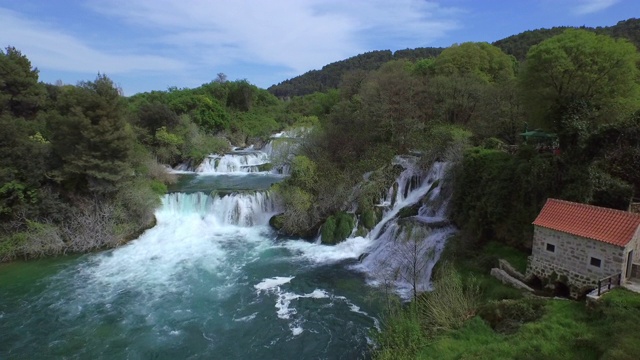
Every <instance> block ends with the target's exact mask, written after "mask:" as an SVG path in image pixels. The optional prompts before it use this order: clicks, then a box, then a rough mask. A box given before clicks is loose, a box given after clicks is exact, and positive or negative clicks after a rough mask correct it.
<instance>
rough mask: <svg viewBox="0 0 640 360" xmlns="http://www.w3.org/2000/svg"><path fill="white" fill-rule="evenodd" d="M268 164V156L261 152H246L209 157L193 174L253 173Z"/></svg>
mask: <svg viewBox="0 0 640 360" xmlns="http://www.w3.org/2000/svg"><path fill="white" fill-rule="evenodd" d="M268 163H269V155H268V154H266V153H264V152H262V151H246V152H236V153H230V154H225V155H223V156H219V155H211V156H209V157H207V158H206V159H204V161H203V162H202V163H201V164H200V165H198V167H197V168H196V169H195V172H197V173H201V174H221V173H227V174H228V173H254V172H259V171H260V166H261V165H265V164H268Z"/></svg>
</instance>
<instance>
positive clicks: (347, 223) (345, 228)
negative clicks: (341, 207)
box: [335, 212, 355, 242]
mask: <svg viewBox="0 0 640 360" xmlns="http://www.w3.org/2000/svg"><path fill="white" fill-rule="evenodd" d="M336 219H337V220H336V231H335V241H336V242H341V241H343V240H344V239H346V238H347V237H348V236H349V235H350V234H351V231H352V230H353V227H354V226H355V220H354V219H353V215H351V214H348V213H345V212H339V213H338V214H336Z"/></svg>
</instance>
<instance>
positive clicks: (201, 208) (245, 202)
mask: <svg viewBox="0 0 640 360" xmlns="http://www.w3.org/2000/svg"><path fill="white" fill-rule="evenodd" d="M279 212H281V209H279V206H278V202H277V200H275V199H274V196H273V195H271V194H270V193H269V192H268V191H256V192H254V193H245V194H243V193H239V194H232V195H223V196H218V195H207V194H205V193H202V192H197V193H190V194H185V193H172V194H168V195H165V196H164V198H163V199H162V208H161V209H160V210H159V211H158V213H157V216H158V217H162V218H164V217H165V216H166V217H172V216H180V215H182V214H197V215H199V216H200V217H202V218H205V217H206V218H208V219H210V220H211V221H215V223H216V224H219V225H238V226H255V225H266V224H267V223H268V222H269V219H270V218H271V216H273V215H275V214H277V213H279Z"/></svg>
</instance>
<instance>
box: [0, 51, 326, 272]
mask: <svg viewBox="0 0 640 360" xmlns="http://www.w3.org/2000/svg"><path fill="white" fill-rule="evenodd" d="M316 121H317V120H315V119H314V118H312V117H303V116H299V115H298V114H296V113H292V112H291V111H290V109H289V107H288V106H287V105H286V104H284V103H282V102H281V101H279V100H278V99H277V98H275V97H274V96H273V95H271V94H270V93H269V92H267V91H266V90H262V89H258V88H257V87H256V86H254V85H252V84H250V83H248V82H247V81H244V80H239V81H226V79H225V77H224V75H223V74H220V75H219V77H218V79H216V80H215V81H212V82H211V83H208V84H204V85H202V86H201V87H199V88H196V89H176V88H172V89H169V90H168V91H153V92H150V93H142V94H138V95H135V96H133V97H130V98H125V97H123V96H121V91H120V90H119V89H118V88H117V87H116V86H115V85H114V83H113V81H112V80H111V79H109V78H108V77H107V76H106V75H98V76H97V78H96V79H95V80H93V81H84V82H80V83H79V84H77V85H75V86H74V85H60V86H58V85H51V84H44V83H41V82H39V81H38V70H37V68H35V67H33V66H32V65H31V62H30V61H29V59H28V58H27V56H26V55H23V54H22V53H21V52H20V51H19V50H18V49H15V48H13V47H8V48H7V49H6V51H0V128H2V131H1V132H0V154H1V155H2V156H0V261H7V260H12V259H15V258H18V257H24V258H29V257H39V256H45V255H54V254H60V253H68V252H84V251H89V250H93V249H97V248H103V247H110V246H115V245H117V244H120V243H122V242H123V241H125V240H127V239H130V238H132V237H135V234H137V233H138V232H139V231H140V230H142V229H144V228H145V227H148V226H150V225H151V224H152V223H153V212H154V210H155V208H156V206H157V205H158V204H159V201H160V197H159V195H161V194H164V193H165V192H166V190H167V188H166V184H167V183H169V182H172V181H173V178H172V176H170V174H168V173H167V172H166V169H165V167H164V166H165V164H169V165H174V164H177V163H179V162H188V161H191V162H199V161H200V160H202V159H203V158H204V157H205V156H207V155H208V154H211V153H223V152H225V151H227V150H229V148H230V146H231V144H234V145H241V146H242V145H245V144H246V143H247V142H248V141H251V142H252V143H256V142H259V140H260V139H261V138H266V137H268V136H269V135H270V134H271V133H272V132H274V131H277V130H280V129H283V128H286V127H287V126H289V125H291V124H293V123H296V122H297V123H305V124H307V125H313V124H314V123H315V122H316Z"/></svg>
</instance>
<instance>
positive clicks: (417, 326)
mask: <svg viewBox="0 0 640 360" xmlns="http://www.w3.org/2000/svg"><path fill="white" fill-rule="evenodd" d="M421 320H422V319H421V316H420V313H419V311H418V309H417V307H416V306H414V305H409V306H408V307H406V308H402V307H400V306H399V305H395V306H394V308H393V310H392V311H391V312H390V314H389V315H388V316H387V317H385V318H384V319H383V321H382V326H383V329H384V331H383V332H381V333H375V342H376V344H378V347H377V348H375V349H374V351H373V354H374V358H375V359H378V360H387V359H388V360H400V359H407V360H408V359H415V356H416V354H417V353H418V352H419V351H420V350H421V349H422V348H424V346H426V344H427V337H426V335H425V333H424V331H423V330H422V321H421Z"/></svg>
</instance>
